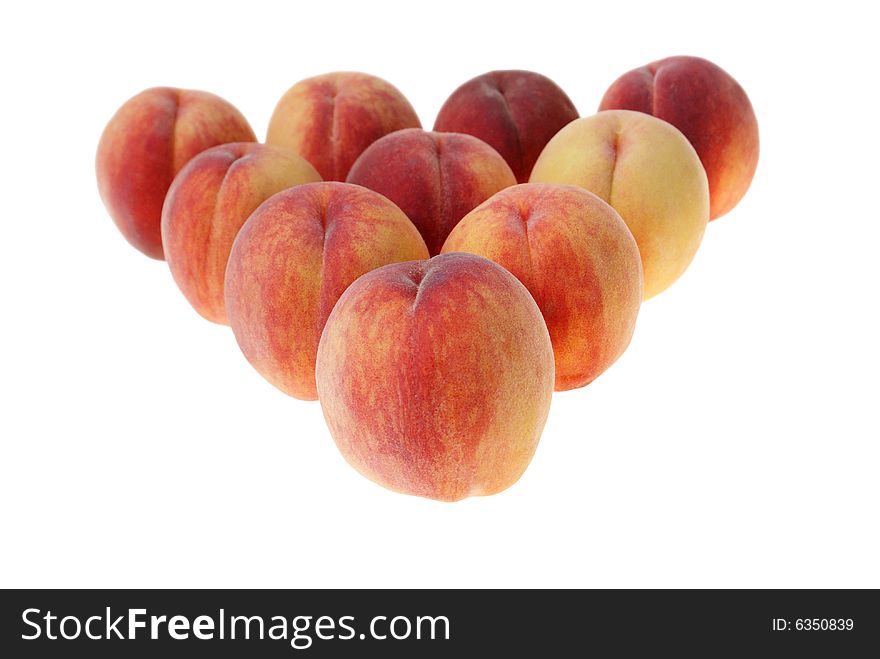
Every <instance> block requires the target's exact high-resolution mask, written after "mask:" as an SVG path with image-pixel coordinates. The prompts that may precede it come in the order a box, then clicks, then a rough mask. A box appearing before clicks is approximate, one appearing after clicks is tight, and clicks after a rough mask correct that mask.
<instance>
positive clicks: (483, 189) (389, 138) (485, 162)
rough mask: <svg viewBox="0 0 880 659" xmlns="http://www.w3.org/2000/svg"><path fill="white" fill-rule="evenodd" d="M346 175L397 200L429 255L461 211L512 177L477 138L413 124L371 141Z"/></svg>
mask: <svg viewBox="0 0 880 659" xmlns="http://www.w3.org/2000/svg"><path fill="white" fill-rule="evenodd" d="M347 180H348V182H349V183H357V184H358V185H363V186H365V187H367V188H370V189H371V190H375V191H376V192H379V193H380V194H383V195H385V196H386V197H388V198H389V199H390V200H391V201H393V202H394V203H395V204H397V205H398V206H400V209H401V210H402V211H403V212H404V213H406V215H407V217H408V218H409V219H410V220H412V222H413V224H415V225H416V228H417V229H418V230H419V232H420V233H421V234H422V237H423V238H424V239H425V243H426V244H427V245H428V251H429V252H430V253H431V254H432V255H436V254H439V253H440V248H441V247H443V241H444V240H446V236H448V235H449V232H450V231H452V228H453V227H454V226H455V225H456V223H457V222H458V221H459V220H460V219H461V218H462V217H464V216H465V215H466V214H467V213H468V212H470V211H471V210H473V209H474V208H476V207H477V206H479V205H480V204H481V203H483V202H484V201H485V200H486V199H488V198H489V197H491V196H492V195H493V194H495V193H496V192H498V191H499V190H502V189H503V188H506V187H508V186H511V185H514V184H515V183H516V179H515V178H514V176H513V172H512V171H510V167H508V166H507V163H506V162H504V158H502V157H501V156H500V155H498V152H497V151H495V149H493V148H492V147H491V146H489V145H488V144H486V143H485V142H483V141H482V140H479V139H477V138H476V137H472V136H470V135H463V134H461V133H431V132H428V131H424V130H421V129H419V128H408V129H405V130H399V131H397V132H394V133H391V134H390V135H386V136H385V137H383V138H381V139H379V140H377V141H375V142H373V144H372V145H370V146H369V147H368V148H367V150H366V151H364V152H363V153H362V154H361V155H360V157H359V158H358V159H357V160H356V161H355V163H354V166H352V168H351V171H350V172H349V173H348V179H347Z"/></svg>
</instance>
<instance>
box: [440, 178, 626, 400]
mask: <svg viewBox="0 0 880 659" xmlns="http://www.w3.org/2000/svg"><path fill="white" fill-rule="evenodd" d="M443 251H444V252H471V253H473V254H479V255H481V256H485V257H487V258H489V259H492V260H493V261H495V262H496V263H498V264H500V265H502V266H504V267H505V268H506V269H507V270H509V271H510V272H511V273H512V274H513V275H514V276H515V277H516V278H517V279H519V280H520V281H521V282H522V283H523V284H524V285H525V287H526V288H527V289H528V290H529V292H530V293H531V294H532V297H533V298H535V302H537V304H538V307H539V308H540V309H541V313H542V314H543V315H544V320H545V321H546V323H547V329H548V330H549V332H550V340H551V341H552V343H553V354H554V357H555V360H556V384H555V387H556V390H557V391H564V390H566V389H574V388H577V387H583V386H584V385H586V384H589V383H590V382H592V381H593V380H594V379H595V378H596V377H597V376H598V375H599V374H601V373H602V372H603V371H605V369H607V368H608V367H609V366H610V365H611V364H613V363H614V362H615V361H616V360H617V358H618V357H619V356H620V355H621V354H623V351H624V350H625V349H626V347H627V346H628V345H629V342H630V339H631V338H632V334H633V330H634V329H635V324H636V316H637V315H638V313H639V306H640V305H641V302H642V264H641V260H640V258H639V248H638V247H637V246H636V241H635V239H634V238H633V236H632V234H631V233H630V231H629V229H628V228H627V226H626V224H625V223H624V221H623V220H622V219H620V216H619V215H618V214H617V212H616V211H615V210H614V209H613V208H611V206H609V205H608V204H606V203H605V202H604V201H602V200H601V199H599V197H597V196H596V195H594V194H592V193H591V192H587V191H586V190H584V189H583V188H579V187H577V186H573V185H551V184H549V183H525V184H522V185H517V186H515V187H512V188H507V189H506V190H502V191H501V192H499V193H498V194H496V195H495V196H493V197H491V198H490V199H489V200H488V201H486V202H485V203H484V204H482V205H480V206H479V207H477V208H476V209H475V210H473V211H471V212H470V213H469V214H468V215H466V216H465V218H464V219H463V220H462V221H461V222H459V223H458V226H456V227H455V229H453V231H452V233H451V234H450V236H449V238H447V240H446V244H445V245H444V246H443Z"/></svg>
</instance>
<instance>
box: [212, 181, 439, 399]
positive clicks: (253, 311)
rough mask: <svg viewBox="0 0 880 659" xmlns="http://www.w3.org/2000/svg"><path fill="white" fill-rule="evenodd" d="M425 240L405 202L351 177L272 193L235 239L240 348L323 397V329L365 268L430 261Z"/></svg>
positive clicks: (230, 272) (297, 393)
mask: <svg viewBox="0 0 880 659" xmlns="http://www.w3.org/2000/svg"><path fill="white" fill-rule="evenodd" d="M427 256H428V249H427V247H425V242H424V241H423V240H422V237H421V236H420V235H419V232H418V230H417V229H416V228H415V227H414V226H413V224H412V222H410V221H409V219H407V217H406V215H404V214H403V211H401V210H400V209H399V208H398V207H397V206H395V205H394V204H393V203H392V202H390V201H388V199H386V198H385V197H383V196H382V195H380V194H379V193H377V192H373V191H372V190H368V189H366V188H363V187H361V186H359V185H351V184H348V183H307V184H305V185H300V186H297V187H295V188H290V189H288V190H284V191H282V192H279V193H278V194H276V195H274V196H272V197H270V198H269V199H268V200H266V201H265V202H264V203H263V204H262V205H261V206H260V207H259V208H257V210H256V211H254V213H253V214H252V215H251V216H250V218H248V220H247V222H245V225H244V226H243V227H242V229H241V231H240V232H239V234H238V237H237V238H236V239H235V244H234V245H233V247H232V253H231V255H230V257H229V263H228V265H227V268H226V312H227V314H228V316H229V324H230V325H231V326H232V331H233V332H234V333H235V338H236V340H237V341H238V345H239V347H241V350H242V352H243V353H244V355H245V357H247V359H248V361H250V363H251V364H252V365H253V366H254V368H256V369H257V371H259V372H260V373H261V374H262V375H263V377H265V378H266V379H267V380H268V381H269V382H271V383H272V384H274V385H275V386H276V387H278V388H279V389H281V390H282V391H284V392H285V393H287V394H289V395H291V396H294V397H295V398H300V399H303V400H315V398H316V397H317V392H316V390H315V354H316V353H317V350H318V340H319V339H320V337H321V330H322V329H323V328H324V323H325V322H326V320H327V316H329V315H330V310H331V309H333V305H334V304H335V303H336V300H338V299H339V296H340V295H342V292H343V291H344V290H345V289H346V288H347V287H348V285H349V284H351V283H352V282H353V281H354V280H355V279H357V278H358V277H359V276H361V275H362V274H364V273H366V272H369V271H370V270H373V269H375V268H378V267H379V266H383V265H386V264H389V263H396V262H398V261H410V260H416V259H424V258H427Z"/></svg>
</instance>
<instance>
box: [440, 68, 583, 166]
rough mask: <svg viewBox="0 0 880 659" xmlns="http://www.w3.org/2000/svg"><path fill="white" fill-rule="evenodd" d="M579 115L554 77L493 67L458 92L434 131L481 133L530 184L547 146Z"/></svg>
mask: <svg viewBox="0 0 880 659" xmlns="http://www.w3.org/2000/svg"><path fill="white" fill-rule="evenodd" d="M577 118H578V112H577V109H576V108H575V107H574V103H572V102H571V99H569V98H568V96H567V95H566V93H565V92H564V91H562V89H561V88H560V87H559V86H558V85H557V84H556V83H555V82H553V81H552V80H550V78H547V77H546V76H543V75H541V74H540V73H534V72H532V71H490V72H489V73H484V74H483V75H480V76H477V77H476V78H473V79H472V80H469V81H468V82H466V83H464V84H463V85H462V86H461V87H459V88H458V89H456V90H455V91H454V92H452V95H451V96H450V97H449V98H448V99H447V100H446V102H445V103H444V104H443V107H441V108H440V112H439V113H438V114H437V120H436V121H435V122H434V130H437V131H444V132H453V133H467V134H469V135H473V136H475V137H479V138H480V139H481V140H483V141H484V142H486V143H488V144H489V145H490V146H492V147H493V148H494V149H496V150H497V151H498V153H500V154H501V155H502V156H503V157H504V159H505V160H506V161H507V163H508V164H509V165H510V168H511V169H512V170H513V173H514V174H515V175H516V180H517V181H518V182H520V183H525V182H526V181H528V180H529V174H531V171H532V166H533V165H534V164H535V160H537V158H538V154H540V153H541V149H543V148H544V145H545V144H547V142H548V141H549V140H550V138H551V137H553V136H554V135H555V134H556V133H557V132H558V131H559V130H560V129H561V128H562V127H563V126H565V125H566V124H568V123H569V122H571V121H574V120H575V119H577Z"/></svg>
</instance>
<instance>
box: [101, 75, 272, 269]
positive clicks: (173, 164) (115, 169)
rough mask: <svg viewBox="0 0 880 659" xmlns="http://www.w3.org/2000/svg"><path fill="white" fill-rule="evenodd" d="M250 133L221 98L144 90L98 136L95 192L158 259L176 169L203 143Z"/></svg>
mask: <svg viewBox="0 0 880 659" xmlns="http://www.w3.org/2000/svg"><path fill="white" fill-rule="evenodd" d="M256 139H257V138H256V137H255V136H254V132H253V131H252V130H251V127H250V126H249V125H248V122H247V120H246V119H245V118H244V117H243V116H242V115H241V113H240V112H239V111H238V110H236V109H235V108H234V107H233V106H232V105H230V104H229V103H228V102H226V101H224V100H223V99H222V98H220V97H219V96H214V95H213V94H209V93H207V92H200V91H192V90H189V89H173V88H170V87H155V88H153V89H147V90H146V91H143V92H141V93H140V94H138V95H137V96H135V97H133V98H131V99H129V100H128V101H126V102H125V103H124V104H123V105H122V107H121V108H119V110H118V111H117V112H116V114H115V115H113V118H112V119H110V123H108V124H107V127H106V128H105V129H104V133H103V134H102V135H101V140H100V142H99V143H98V153H97V156H96V158H95V171H96V174H97V177H98V191H99V192H100V194H101V199H102V200H103V201H104V205H105V206H106V207H107V211H108V212H109V213H110V216H111V217H112V218H113V221H114V222H115V223H116V226H117V227H119V230H120V231H121V232H122V235H123V236H125V238H126V240H128V242H130V243H131V244H132V245H134V246H135V247H136V248H137V249H139V250H140V251H142V252H143V253H144V254H146V255H147V256H150V257H152V258H154V259H162V258H163V254H162V235H161V230H160V227H159V225H160V222H161V217H162V204H163V202H164V201H165V193H166V192H167V191H168V187H169V186H170V185H171V181H172V180H173V179H174V176H175V175H176V174H177V172H179V171H180V170H181V169H182V168H183V166H184V165H185V164H186V163H187V162H189V160H190V159H191V158H192V157H193V156H195V155H196V154H198V153H201V152H202V151H204V150H205V149H207V148H209V147H212V146H215V145H217V144H225V143H226V142H253V141H255V140H256Z"/></svg>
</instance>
